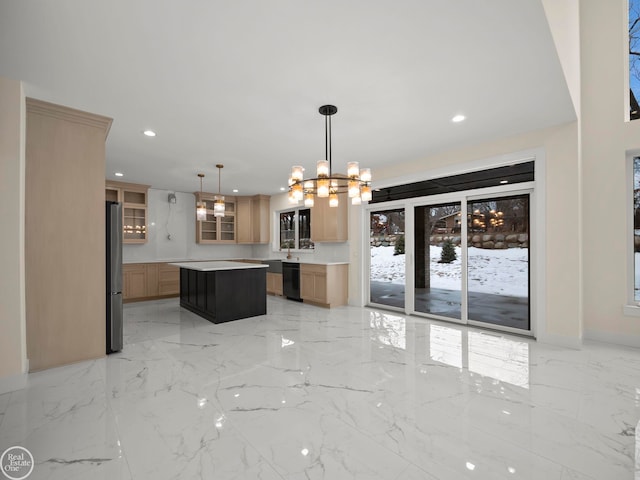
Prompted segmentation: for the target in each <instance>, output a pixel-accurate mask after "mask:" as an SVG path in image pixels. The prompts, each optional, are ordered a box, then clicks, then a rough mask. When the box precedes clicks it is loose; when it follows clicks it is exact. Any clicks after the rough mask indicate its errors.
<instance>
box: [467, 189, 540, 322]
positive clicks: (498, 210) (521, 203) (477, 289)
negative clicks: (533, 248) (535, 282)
mask: <svg viewBox="0 0 640 480" xmlns="http://www.w3.org/2000/svg"><path fill="white" fill-rule="evenodd" d="M467 212H468V219H469V223H468V233H467V238H468V241H467V265H468V267H467V279H468V281H467V285H468V288H467V303H468V319H469V321H470V322H480V323H485V324H486V323H489V324H492V325H502V326H505V327H509V328H515V329H519V330H530V324H531V322H530V318H529V317H530V315H529V310H530V309H529V283H530V281H529V257H530V255H529V243H530V228H529V224H530V222H529V195H516V196H508V197H492V198H483V199H480V200H472V201H469V202H468V203H467Z"/></svg>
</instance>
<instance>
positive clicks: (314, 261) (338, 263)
mask: <svg viewBox="0 0 640 480" xmlns="http://www.w3.org/2000/svg"><path fill="white" fill-rule="evenodd" d="M272 260H279V259H272ZM282 261H283V262H288V263H299V264H301V265H302V264H307V265H349V262H323V261H321V260H304V259H303V260H297V259H295V258H292V259H290V260H287V259H286V258H285V259H284V260H282Z"/></svg>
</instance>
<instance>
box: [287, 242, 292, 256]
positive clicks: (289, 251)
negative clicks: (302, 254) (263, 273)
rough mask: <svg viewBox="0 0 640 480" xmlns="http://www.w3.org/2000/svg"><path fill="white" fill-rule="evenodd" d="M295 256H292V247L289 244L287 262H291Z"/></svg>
mask: <svg viewBox="0 0 640 480" xmlns="http://www.w3.org/2000/svg"><path fill="white" fill-rule="evenodd" d="M292 258H293V255H291V246H290V245H289V243H287V260H291V259H292Z"/></svg>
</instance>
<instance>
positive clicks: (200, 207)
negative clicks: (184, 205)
mask: <svg viewBox="0 0 640 480" xmlns="http://www.w3.org/2000/svg"><path fill="white" fill-rule="evenodd" d="M198 176H199V177H200V199H199V201H198V202H197V203H196V220H201V221H202V220H206V219H207V204H206V203H204V200H203V199H202V179H203V178H204V173H199V174H198Z"/></svg>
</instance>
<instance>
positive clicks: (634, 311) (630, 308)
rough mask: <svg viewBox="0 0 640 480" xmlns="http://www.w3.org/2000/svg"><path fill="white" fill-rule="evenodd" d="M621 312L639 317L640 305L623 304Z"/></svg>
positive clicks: (628, 315)
mask: <svg viewBox="0 0 640 480" xmlns="http://www.w3.org/2000/svg"><path fill="white" fill-rule="evenodd" d="M622 313H624V314H625V315H626V316H627V317H640V307H639V306H638V305H623V306H622Z"/></svg>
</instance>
